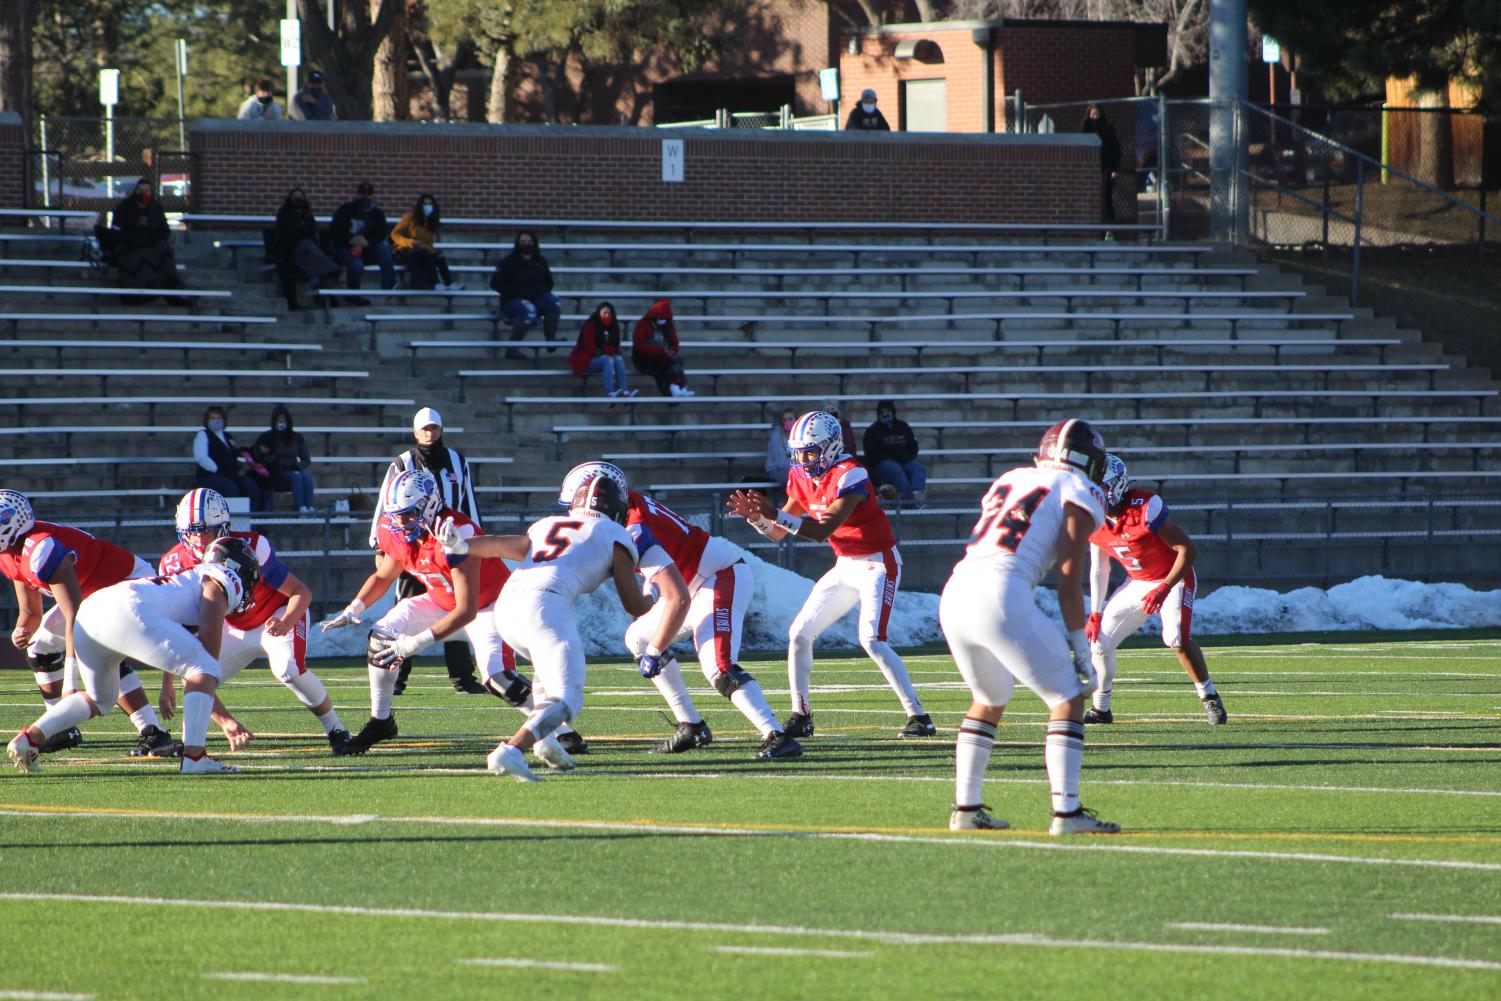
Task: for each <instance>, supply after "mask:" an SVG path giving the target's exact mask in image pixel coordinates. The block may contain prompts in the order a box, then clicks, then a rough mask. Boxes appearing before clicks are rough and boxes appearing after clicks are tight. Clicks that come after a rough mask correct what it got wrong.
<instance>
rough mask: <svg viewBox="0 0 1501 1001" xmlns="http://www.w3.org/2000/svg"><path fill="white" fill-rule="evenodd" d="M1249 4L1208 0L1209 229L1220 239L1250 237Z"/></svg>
mask: <svg viewBox="0 0 1501 1001" xmlns="http://www.w3.org/2000/svg"><path fill="white" fill-rule="evenodd" d="M1247 39H1248V32H1247V26H1246V0H1209V101H1210V108H1209V225H1210V235H1211V236H1212V237H1213V238H1214V239H1216V240H1224V241H1234V240H1235V239H1236V238H1237V237H1238V236H1240V235H1242V234H1244V233H1245V222H1246V219H1247V217H1248V214H1249V213H1248V207H1247V205H1246V199H1245V195H1244V192H1245V183H1244V181H1243V179H1242V177H1241V171H1242V170H1243V169H1244V167H1245V161H1246V157H1245V150H1244V145H1245V143H1244V138H1243V135H1242V130H1241V129H1240V128H1238V127H1237V126H1238V124H1239V123H1240V121H1241V110H1240V102H1242V101H1244V100H1245V99H1246V95H1247V93H1248V91H1247V80H1246V52H1247V49H1246V45H1247Z"/></svg>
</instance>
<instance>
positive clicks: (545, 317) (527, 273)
mask: <svg viewBox="0 0 1501 1001" xmlns="http://www.w3.org/2000/svg"><path fill="white" fill-rule="evenodd" d="M490 287H491V288H492V289H494V290H495V291H496V292H498V293H500V312H501V315H502V316H504V317H505V320H506V322H507V323H509V324H510V325H511V339H512V340H517V341H520V340H524V339H525V338H526V332H527V331H528V330H530V329H531V328H532V327H535V326H536V325H537V321H538V320H539V319H540V320H541V321H542V336H543V337H544V338H546V339H547V340H549V341H555V340H557V339H558V319H559V317H560V315H561V313H562V307H561V306H560V305H559V303H558V297H557V296H555V295H553V294H552V268H551V267H549V266H548V264H547V258H545V257H543V256H542V247H541V244H539V243H538V242H537V234H536V233H534V232H532V231H531V230H529V229H524V230H522V231H521V232H519V233H517V234H516V242H515V244H514V245H513V246H512V248H511V252H510V253H509V254H507V255H506V256H505V257H503V258H501V260H500V263H499V264H497V265H495V273H494V274H492V275H491V276H490ZM548 350H549V351H551V350H553V349H552V348H548ZM506 357H507V358H520V357H521V352H520V351H518V350H517V349H516V348H508V349H506Z"/></svg>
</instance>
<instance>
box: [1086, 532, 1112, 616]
mask: <svg viewBox="0 0 1501 1001" xmlns="http://www.w3.org/2000/svg"><path fill="white" fill-rule="evenodd" d="M1109 590H1110V554H1109V553H1107V552H1105V550H1104V549H1103V548H1101V547H1100V546H1097V545H1095V544H1094V543H1090V546H1089V610H1090V611H1091V612H1093V613H1094V614H1096V615H1099V614H1100V613H1101V612H1103V611H1104V610H1105V595H1106V594H1107V593H1108V592H1109Z"/></svg>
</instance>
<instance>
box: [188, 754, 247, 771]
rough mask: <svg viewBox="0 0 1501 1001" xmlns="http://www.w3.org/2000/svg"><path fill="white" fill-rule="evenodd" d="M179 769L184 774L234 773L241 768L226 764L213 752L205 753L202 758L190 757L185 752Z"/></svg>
mask: <svg viewBox="0 0 1501 1001" xmlns="http://www.w3.org/2000/svg"><path fill="white" fill-rule="evenodd" d="M178 771H179V772H180V773H181V774H183V775H233V774H238V772H239V771H240V770H239V769H238V768H236V767H235V766H234V765H226V764H225V763H224V762H222V761H220V760H219V759H218V758H216V757H214V756H213V755H212V754H205V755H204V756H203V757H201V758H190V757H188V756H187V755H186V754H184V755H183V756H182V765H181V766H180V767H179V768H178Z"/></svg>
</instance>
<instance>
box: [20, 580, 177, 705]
mask: <svg viewBox="0 0 1501 1001" xmlns="http://www.w3.org/2000/svg"><path fill="white" fill-rule="evenodd" d="M155 576H156V571H155V570H153V569H151V564H149V563H147V562H146V561H145V560H143V559H141V558H140V557H139V556H137V557H136V562H135V566H133V567H131V568H130V573H128V574H126V575H125V576H124V577H123V578H121V579H122V580H135V579H136V578H137V577H155ZM67 629H68V620H67V617H66V616H65V615H63V610H62V609H61V608H59V607H58V606H57V605H53V606H52V607H51V608H49V609H47V611H46V612H45V613H44V614H43V615H42V624H41V625H40V626H38V627H37V630H36V632H35V633H33V634H32V635H31V643H30V644H29V645H28V646H27V647H26V652H27V653H28V654H30V655H31V656H34V657H42V656H46V655H47V654H52V653H64V652H66V651H67V648H68V639H67ZM60 677H61V680H62V683H63V691H65V692H74V691H77V690H78V672H77V671H76V670H75V671H74V672H73V673H72V675H71V676H70V675H68V674H67V673H66V672H64V673H63V674H62V675H61V676H60ZM37 680H38V681H39V682H40V681H42V680H43V677H42V675H40V674H38V675H37ZM45 680H48V681H56V680H58V677H56V676H52V675H48V676H47V678H46V679H45Z"/></svg>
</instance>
